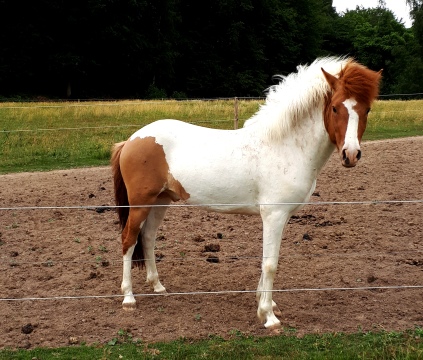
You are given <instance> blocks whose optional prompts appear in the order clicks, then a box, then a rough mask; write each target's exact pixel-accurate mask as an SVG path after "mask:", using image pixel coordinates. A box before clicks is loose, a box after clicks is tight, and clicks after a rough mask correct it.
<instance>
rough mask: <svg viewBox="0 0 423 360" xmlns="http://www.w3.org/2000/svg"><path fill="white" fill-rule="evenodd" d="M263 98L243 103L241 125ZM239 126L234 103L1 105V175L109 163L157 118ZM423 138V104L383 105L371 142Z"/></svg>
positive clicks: (371, 126) (372, 121)
mask: <svg viewBox="0 0 423 360" xmlns="http://www.w3.org/2000/svg"><path fill="white" fill-rule="evenodd" d="M262 103H263V101H262V100H238V114H239V119H240V121H239V126H240V127H241V126H242V124H243V122H244V121H245V120H246V119H248V118H249V117H251V116H252V115H253V114H254V113H255V112H256V111H257V110H258V108H259V106H260V104H262ZM164 118H174V119H180V120H183V121H186V122H190V123H193V124H197V125H201V126H207V127H212V128H220V129H233V128H234V99H230V100H211V101H206V100H204V101H201V100H193V101H176V100H166V101H116V102H83V103H82V102H79V103H72V102H60V103H54V102H45V103H41V102H35V103H0V124H1V126H0V149H1V153H0V173H2V174H4V173H10V172H20V171H45V170H52V169H65V168H75V167H83V166H98V165H106V164H108V162H109V158H110V149H111V146H112V145H113V143H115V142H119V141H122V140H125V139H127V138H128V136H129V135H130V134H132V133H133V132H134V131H135V130H137V129H138V128H140V127H142V126H144V125H146V124H148V123H150V122H152V121H154V120H157V119H164ZM422 134H423V100H410V101H396V100H391V101H378V102H377V103H375V105H374V107H373V110H372V112H371V114H370V116H369V123H368V128H367V131H366V133H365V140H373V139H383V138H392V137H403V136H415V135H422Z"/></svg>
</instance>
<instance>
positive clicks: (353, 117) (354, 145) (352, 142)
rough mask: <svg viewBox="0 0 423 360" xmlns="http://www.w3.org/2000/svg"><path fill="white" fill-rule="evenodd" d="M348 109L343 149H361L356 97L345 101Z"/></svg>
mask: <svg viewBox="0 0 423 360" xmlns="http://www.w3.org/2000/svg"><path fill="white" fill-rule="evenodd" d="M343 104H344V105H345V107H346V108H347V110H348V114H349V119H348V125H347V131H346V133H345V141H344V146H343V147H342V149H343V150H344V149H345V150H354V149H356V150H359V149H360V144H359V143H358V122H359V117H358V114H357V112H356V111H355V110H354V106H355V105H356V104H357V101H355V100H354V99H347V100H345V101H344V102H343Z"/></svg>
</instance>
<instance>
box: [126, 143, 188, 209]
mask: <svg viewBox="0 0 423 360" xmlns="http://www.w3.org/2000/svg"><path fill="white" fill-rule="evenodd" d="M120 164H121V171H122V175H123V178H124V179H125V183H126V187H127V190H128V199H129V203H130V204H131V205H136V204H141V205H142V204H148V205H149V204H154V202H155V201H156V199H157V197H158V196H164V195H167V196H169V197H170V198H171V199H172V200H173V201H178V200H180V199H182V200H186V199H188V198H189V197H190V195H189V194H188V193H187V192H186V191H185V189H184V187H183V186H182V184H181V183H180V182H179V181H178V180H177V179H175V178H174V177H173V175H172V174H171V173H170V171H169V164H168V163H167V161H166V154H165V152H164V149H163V146H162V145H160V144H158V143H157V142H156V138H155V137H152V136H149V137H145V138H139V137H136V138H134V139H133V140H130V141H127V142H126V144H125V146H124V148H123V149H122V153H121V158H120Z"/></svg>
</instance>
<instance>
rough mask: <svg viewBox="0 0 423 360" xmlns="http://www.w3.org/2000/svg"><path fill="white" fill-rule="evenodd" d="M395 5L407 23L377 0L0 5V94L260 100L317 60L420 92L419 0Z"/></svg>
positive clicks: (396, 90)
mask: <svg viewBox="0 0 423 360" xmlns="http://www.w3.org/2000/svg"><path fill="white" fill-rule="evenodd" d="M398 1H404V2H406V3H407V4H408V5H409V7H410V14H411V18H412V21H413V23H412V27H411V28H406V27H405V26H404V24H403V23H402V22H401V21H400V20H398V19H396V17H395V15H394V14H393V13H392V12H391V11H390V10H389V9H387V8H386V7H385V6H384V2H383V1H380V2H379V6H378V7H376V8H371V9H365V8H362V7H357V8H356V9H355V10H349V11H347V12H345V13H342V14H338V13H337V12H336V11H335V9H334V7H333V6H332V0H211V1H198V0H154V1H153V0H74V1H66V0H41V1H30V2H28V1H24V0H14V1H9V0H0V100H23V99H36V100H40V99H123V98H125V99H131V98H144V99H151V98H175V99H184V98H208V97H232V96H238V97H243V96H244V97H248V96H252V97H255V96H263V95H264V93H263V91H264V90H265V89H266V88H267V87H268V86H269V85H271V84H272V83H274V81H273V80H272V76H273V75H275V74H279V75H286V74H288V73H290V72H292V71H295V68H296V66H297V65H298V64H305V63H310V62H311V61H313V60H314V59H315V58H316V57H319V56H326V55H336V56H338V55H348V56H353V57H355V58H356V59H357V60H358V61H360V62H361V63H363V64H365V65H367V66H368V67H370V68H372V69H374V70H380V69H384V73H383V74H384V78H383V85H382V89H381V93H382V94H401V93H423V0H398ZM420 97H421V96H420ZM407 98H409V97H407Z"/></svg>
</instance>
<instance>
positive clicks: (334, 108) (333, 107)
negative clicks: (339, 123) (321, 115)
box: [332, 106, 337, 114]
mask: <svg viewBox="0 0 423 360" xmlns="http://www.w3.org/2000/svg"><path fill="white" fill-rule="evenodd" d="M332 110H333V112H334V113H335V114H336V111H337V110H336V107H335V106H332Z"/></svg>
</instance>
